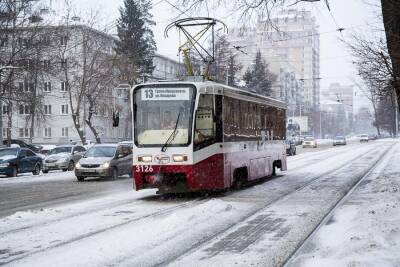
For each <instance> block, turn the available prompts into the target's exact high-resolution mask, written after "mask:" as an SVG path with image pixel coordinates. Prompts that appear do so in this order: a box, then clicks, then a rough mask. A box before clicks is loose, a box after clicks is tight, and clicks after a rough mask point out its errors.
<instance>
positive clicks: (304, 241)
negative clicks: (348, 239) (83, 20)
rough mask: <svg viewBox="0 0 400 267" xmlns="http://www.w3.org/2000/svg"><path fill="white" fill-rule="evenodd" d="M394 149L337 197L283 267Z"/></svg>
mask: <svg viewBox="0 0 400 267" xmlns="http://www.w3.org/2000/svg"><path fill="white" fill-rule="evenodd" d="M394 149H395V146H392V147H389V148H388V149H386V151H385V153H384V156H383V157H382V158H381V159H380V160H378V161H377V162H375V164H373V166H371V168H369V169H368V170H367V172H366V173H365V174H364V175H363V176H362V177H361V178H360V179H359V180H358V181H357V182H356V183H355V184H354V185H353V186H352V187H351V189H350V190H348V192H347V193H346V194H345V195H344V196H343V197H342V198H341V199H338V201H337V202H336V203H335V204H334V205H333V207H332V208H331V209H330V210H329V211H328V212H327V213H326V215H325V216H324V217H323V219H322V220H321V221H320V222H319V223H318V224H317V225H316V226H315V227H314V229H313V230H312V231H311V232H310V233H309V234H308V235H307V237H306V238H305V239H304V240H303V242H302V243H301V244H299V245H298V246H297V248H296V249H295V250H294V251H293V252H292V253H291V255H290V256H289V257H288V258H287V260H286V261H285V262H284V263H283V264H282V265H283V266H284V267H290V266H294V265H293V260H294V259H295V258H296V257H297V256H298V255H299V253H300V251H301V250H302V249H303V248H304V247H305V246H306V245H307V244H308V243H309V242H311V240H312V239H313V238H314V236H315V235H316V234H317V232H318V231H319V229H320V228H321V227H322V226H324V225H326V224H327V223H328V222H329V221H330V220H331V219H332V217H333V215H334V213H335V212H336V210H338V209H339V208H340V207H341V206H342V205H343V204H344V203H345V202H346V201H347V200H348V199H349V197H350V196H351V194H352V193H353V192H354V191H355V190H356V189H357V188H358V186H359V185H360V184H361V183H362V182H363V181H364V180H365V179H367V178H368V177H370V176H371V174H372V173H374V172H375V170H376V169H378V168H379V165H381V164H384V165H385V166H386V165H387V164H388V161H387V160H386V159H388V158H390V157H391V156H392V155H391V153H390V152H392V151H393V150H394ZM382 172H383V168H381V170H380V171H379V172H378V173H375V174H374V175H377V174H379V173H382Z"/></svg>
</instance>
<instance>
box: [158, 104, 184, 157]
mask: <svg viewBox="0 0 400 267" xmlns="http://www.w3.org/2000/svg"><path fill="white" fill-rule="evenodd" d="M181 112H182V110H179V113H178V118H177V119H176V123H175V127H174V130H173V131H172V133H171V135H170V136H169V137H168V139H167V141H166V142H165V144H164V145H163V146H162V148H161V152H165V151H167V147H168V145H170V144H171V143H172V141H174V139H175V137H176V134H177V133H178V130H177V128H178V123H179V118H180V117H181Z"/></svg>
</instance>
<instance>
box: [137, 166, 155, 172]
mask: <svg viewBox="0 0 400 267" xmlns="http://www.w3.org/2000/svg"><path fill="white" fill-rule="evenodd" d="M153 171H154V170H153V167H152V166H151V165H136V172H153Z"/></svg>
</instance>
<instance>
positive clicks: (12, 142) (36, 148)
mask: <svg viewBox="0 0 400 267" xmlns="http://www.w3.org/2000/svg"><path fill="white" fill-rule="evenodd" d="M7 142H8V140H7V139H3V145H7ZM10 145H18V146H19V147H24V148H28V149H30V150H32V151H33V152H35V153H39V152H40V149H41V146H36V145H32V144H29V143H27V142H25V141H24V140H19V139H11V140H10Z"/></svg>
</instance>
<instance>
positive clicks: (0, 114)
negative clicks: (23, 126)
mask: <svg viewBox="0 0 400 267" xmlns="http://www.w3.org/2000/svg"><path fill="white" fill-rule="evenodd" d="M15 69H21V67H15V66H3V67H0V89H1V90H2V89H3V87H2V84H1V73H2V72H3V70H15ZM0 131H1V132H0V147H3V100H2V99H0Z"/></svg>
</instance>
